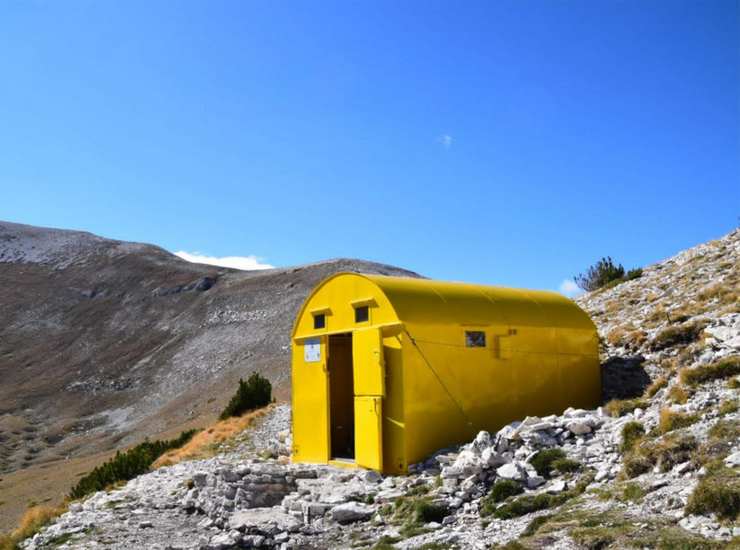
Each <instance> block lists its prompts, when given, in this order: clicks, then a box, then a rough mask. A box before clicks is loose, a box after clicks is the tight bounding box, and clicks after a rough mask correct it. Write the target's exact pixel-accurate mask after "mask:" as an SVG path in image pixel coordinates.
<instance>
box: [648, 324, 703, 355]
mask: <svg viewBox="0 0 740 550" xmlns="http://www.w3.org/2000/svg"><path fill="white" fill-rule="evenodd" d="M705 326H706V322H705V321H691V322H689V323H683V324H681V325H671V326H668V327H666V328H664V329H663V330H661V331H660V332H658V334H656V335H655V337H654V338H653V341H652V343H651V347H652V349H653V350H655V351H658V350H662V349H665V348H669V347H671V346H676V345H679V344H681V345H685V344H690V343H691V342H694V341H695V340H697V339H698V338H699V336H700V335H701V332H702V331H703V330H704V327H705Z"/></svg>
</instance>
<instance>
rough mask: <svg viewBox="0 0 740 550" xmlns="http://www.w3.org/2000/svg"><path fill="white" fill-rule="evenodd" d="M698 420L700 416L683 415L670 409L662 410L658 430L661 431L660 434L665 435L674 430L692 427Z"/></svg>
mask: <svg viewBox="0 0 740 550" xmlns="http://www.w3.org/2000/svg"><path fill="white" fill-rule="evenodd" d="M697 420H699V415H697V414H687V413H682V412H678V411H673V410H671V409H668V408H666V409H661V410H660V420H659V421H658V429H659V430H660V433H663V434H665V433H668V432H672V431H673V430H678V429H680V428H686V427H687V426H691V425H692V424H694V423H695V422H696V421H697Z"/></svg>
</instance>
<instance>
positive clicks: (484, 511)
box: [481, 479, 524, 516]
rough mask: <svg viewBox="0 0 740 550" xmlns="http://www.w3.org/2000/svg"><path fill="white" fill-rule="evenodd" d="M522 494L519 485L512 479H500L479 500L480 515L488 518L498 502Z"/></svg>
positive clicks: (522, 490)
mask: <svg viewBox="0 0 740 550" xmlns="http://www.w3.org/2000/svg"><path fill="white" fill-rule="evenodd" d="M523 492H524V489H523V488H522V486H521V484H520V483H517V482H516V481H514V480H512V479H500V480H498V481H497V482H496V483H494V484H493V486H492V487H491V490H490V491H489V492H488V494H487V495H486V496H485V497H483V498H482V499H481V515H483V516H489V515H491V514H492V513H493V512H494V511H495V510H496V506H497V504H498V503H499V502H502V501H504V500H506V499H507V498H509V497H513V496H516V495H518V494H521V493H523Z"/></svg>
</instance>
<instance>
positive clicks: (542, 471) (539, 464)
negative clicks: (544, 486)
mask: <svg viewBox="0 0 740 550" xmlns="http://www.w3.org/2000/svg"><path fill="white" fill-rule="evenodd" d="M563 458H566V455H565V453H564V452H563V450H562V449H544V450H542V451H539V452H538V453H537V454H536V455H534V456H533V457H532V458H531V459H530V461H529V463H530V464H531V465H532V466H533V467H534V469H535V470H537V474H539V475H541V476H542V477H550V473H551V472H552V469H553V463H554V462H555V461H556V460H560V459H563Z"/></svg>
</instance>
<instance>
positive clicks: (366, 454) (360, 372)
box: [352, 328, 385, 471]
mask: <svg viewBox="0 0 740 550" xmlns="http://www.w3.org/2000/svg"><path fill="white" fill-rule="evenodd" d="M352 359H353V361H352V362H353V366H354V368H353V371H354V372H353V374H354V391H355V461H356V463H357V465H358V466H363V467H365V468H370V469H372V470H378V471H381V470H382V469H383V397H384V396H385V361H384V356H383V335H382V333H381V331H380V329H378V328H366V329H360V330H356V331H355V332H354V333H353V344H352Z"/></svg>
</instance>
